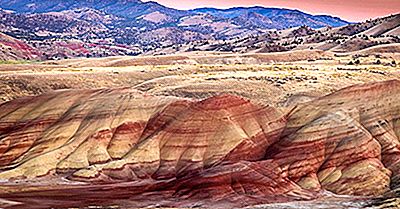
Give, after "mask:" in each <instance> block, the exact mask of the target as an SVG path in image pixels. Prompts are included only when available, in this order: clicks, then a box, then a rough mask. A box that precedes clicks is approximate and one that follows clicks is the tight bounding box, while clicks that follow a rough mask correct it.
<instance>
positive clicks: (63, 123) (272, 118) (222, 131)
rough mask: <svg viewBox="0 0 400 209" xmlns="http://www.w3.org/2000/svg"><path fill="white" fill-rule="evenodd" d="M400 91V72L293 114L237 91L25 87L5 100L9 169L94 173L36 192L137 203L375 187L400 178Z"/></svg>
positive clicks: (228, 201) (44, 174) (27, 174)
mask: <svg viewBox="0 0 400 209" xmlns="http://www.w3.org/2000/svg"><path fill="white" fill-rule="evenodd" d="M399 92H400V82H399V81H386V82H380V83H372V84H364V85H356V86H352V87H348V88H345V89H342V90H340V91H337V92H335V93H332V94H330V95H327V96H324V97H321V98H317V99H315V100H313V101H311V102H308V103H304V104H301V105H299V106H297V107H296V108H294V109H292V110H290V111H289V112H287V113H281V112H279V111H278V110H276V109H275V108H273V107H270V106H262V105H257V104H252V103H251V102H250V101H248V100H246V99H244V98H241V97H237V96H232V95H219V96H214V97H211V98H207V99H204V100H185V99H179V98H175V97H159V96H151V95H146V94H143V93H140V92H138V91H136V90H133V89H130V88H123V89H103V90H69V91H58V92H52V93H47V94H44V95H41V96H37V97H24V98H20V99H16V100H14V101H11V102H7V103H4V104H2V105H1V106H0V107H1V109H2V110H3V111H2V112H1V113H0V136H1V141H0V142H1V143H0V156H1V158H0V159H1V160H0V179H2V180H5V179H9V180H11V181H13V180H16V181H18V180H19V179H20V180H22V179H26V178H27V179H26V180H28V181H29V180H34V179H37V178H40V179H41V182H42V183H43V182H46V180H50V182H53V183H54V181H60V180H62V179H63V178H64V177H65V178H68V179H69V180H70V182H86V183H84V184H76V185H75V184H71V185H69V184H65V183H64V184H59V185H57V184H56V186H52V188H51V189H50V190H49V191H47V190H46V189H45V190H41V191H39V192H38V193H35V191H33V193H31V195H35V197H36V198H38V197H41V199H42V200H44V199H46V195H47V194H49V192H50V191H51V192H50V193H51V194H52V198H54V195H56V196H57V197H59V198H60V200H62V199H63V198H62V196H60V195H62V194H63V192H60V191H64V195H70V194H69V193H65V191H67V190H68V191H76V192H77V194H79V198H82V197H84V198H86V199H87V200H90V199H91V197H92V195H97V196H101V197H102V198H106V199H107V198H110V200H111V199H113V198H115V197H119V198H121V197H122V196H126V197H127V198H128V197H129V198H138V199H140V200H141V201H137V202H136V204H137V205H136V206H138V207H144V206H148V205H154V203H155V202H158V203H162V205H160V206H170V207H191V206H193V204H197V205H198V206H199V207H215V206H222V205H223V206H224V207H223V208H236V207H241V206H248V205H254V204H260V203H276V202H287V201H294V200H312V199H319V198H323V197H324V193H323V191H330V192H333V193H334V194H341V195H362V196H368V197H377V196H379V195H382V194H384V193H386V192H389V191H390V190H391V188H396V187H398V186H399V184H398V180H397V179H398V178H399V175H400V142H399V136H400V129H399V128H400V126H399V119H400V106H399V104H400V103H399V102H398V99H399V98H400V95H399ZM28 113H29V114H28ZM57 179H58V180H57ZM122 182H125V183H122ZM104 183H106V184H104ZM110 185H113V186H111V187H112V192H111V191H108V189H107V188H109V187H110ZM128 185H129V186H128ZM127 186H128V187H129V189H128V190H126V188H128V187H127ZM85 187H86V188H90V189H84V188H85ZM79 188H81V189H79ZM71 189H72V190H71ZM102 192H103V193H104V194H107V195H99V194H101V193H102ZM18 196H19V193H18V192H16V193H13V192H4V193H3V192H1V191H0V198H8V199H11V200H18ZM71 198H75V197H71ZM64 199H70V198H64ZM103 201H105V200H104V199H103ZM55 204H57V203H55ZM59 204H63V205H62V206H63V207H66V206H67V205H65V204H67V203H65V202H63V201H60V202H59ZM82 204H84V203H82ZM75 207H76V205H75Z"/></svg>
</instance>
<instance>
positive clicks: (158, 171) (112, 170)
mask: <svg viewBox="0 0 400 209" xmlns="http://www.w3.org/2000/svg"><path fill="white" fill-rule="evenodd" d="M284 125H285V120H284V119H283V118H282V116H281V114H280V113H279V112H278V111H276V110H275V109H274V108H272V107H261V106H258V105H253V104H251V103H250V102H249V101H247V100H244V99H242V98H239V97H236V96H231V95H221V96H216V97H211V98H209V99H206V100H203V101H195V102H189V101H178V102H175V103H172V104H170V105H169V106H167V107H166V108H165V109H164V110H162V111H160V112H158V113H157V114H156V115H155V116H154V117H153V118H151V119H150V120H149V122H148V123H147V124H146V127H145V129H144V131H143V133H142V134H141V136H140V138H139V139H138V146H136V147H133V149H131V150H130V151H129V153H128V154H127V155H125V156H124V157H123V158H122V159H120V160H117V161H112V162H110V163H107V164H104V165H102V166H96V167H89V168H88V169H83V170H80V171H78V172H76V173H74V175H73V179H79V180H85V178H89V179H91V178H93V177H95V178H97V179H99V180H101V181H109V180H136V179H142V178H152V179H170V178H174V177H182V176H185V175H188V174H192V173H198V172H201V171H203V170H204V169H207V168H211V167H214V166H216V165H218V164H220V163H221V162H223V161H228V162H238V161H239V160H246V161H256V160H261V159H262V158H263V157H264V156H265V151H266V148H267V147H268V146H269V145H271V144H272V143H274V142H275V141H276V140H277V139H278V137H279V135H280V132H281V131H282V130H283V128H284ZM143 166H145V167H146V168H144V167H143ZM82 178H83V179H82ZM90 181H92V180H90Z"/></svg>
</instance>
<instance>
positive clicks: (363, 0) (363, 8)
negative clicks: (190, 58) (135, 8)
mask: <svg viewBox="0 0 400 209" xmlns="http://www.w3.org/2000/svg"><path fill="white" fill-rule="evenodd" d="M153 1H156V2H158V3H160V4H162V5H165V6H168V7H172V8H176V9H193V8H199V7H216V8H230V7H236V6H256V5H257V6H265V7H278V8H290V9H299V10H301V11H304V12H307V13H311V14H329V15H333V16H337V17H341V18H342V19H345V20H348V21H353V22H360V21H363V20H367V19H371V18H376V17H382V16H387V15H390V14H395V13H400V0H190V1H189V0H153Z"/></svg>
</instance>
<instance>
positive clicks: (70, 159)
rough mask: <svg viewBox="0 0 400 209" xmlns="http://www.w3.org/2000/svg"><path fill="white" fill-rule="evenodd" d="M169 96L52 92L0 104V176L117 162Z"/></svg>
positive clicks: (126, 91)
mask: <svg viewBox="0 0 400 209" xmlns="http://www.w3.org/2000/svg"><path fill="white" fill-rule="evenodd" d="M174 100H176V99H174V98H167V97H165V98H156V97H151V96H147V95H142V94H141V93H139V92H137V91H134V90H132V89H116V90H79V91H57V92H53V93H49V94H45V95H42V96H38V97H26V98H22V99H17V100H13V101H12V102H8V103H4V104H2V105H1V107H0V108H1V109H2V111H1V113H0V121H1V122H0V136H1V141H0V155H1V158H0V169H1V170H5V171H4V172H2V173H1V174H0V175H1V177H0V178H11V177H18V176H24V177H28V178H32V177H37V176H42V175H46V174H48V173H49V172H51V173H52V172H54V171H55V170H70V169H78V168H84V167H87V166H89V165H91V164H96V163H101V162H105V161H109V160H111V159H114V158H119V157H121V156H123V155H125V154H126V152H128V151H129V147H130V146H134V145H135V143H136V141H135V136H137V135H138V134H140V133H141V131H142V130H143V128H144V126H145V124H146V122H147V121H148V120H149V118H150V117H151V116H152V115H153V114H154V113H155V112H156V111H158V110H160V109H162V108H163V107H164V106H165V105H166V104H168V103H170V102H171V101H174Z"/></svg>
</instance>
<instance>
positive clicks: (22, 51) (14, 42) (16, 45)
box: [0, 33, 41, 60]
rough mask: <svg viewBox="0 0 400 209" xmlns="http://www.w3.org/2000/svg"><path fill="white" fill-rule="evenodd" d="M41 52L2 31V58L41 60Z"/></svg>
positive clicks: (0, 56)
mask: <svg viewBox="0 0 400 209" xmlns="http://www.w3.org/2000/svg"><path fill="white" fill-rule="evenodd" d="M39 59H41V53H40V52H39V51H38V50H37V49H35V48H33V47H32V46H30V45H28V44H26V43H24V42H23V41H20V40H18V39H15V38H13V37H11V36H8V35H5V34H3V33H0V60H39Z"/></svg>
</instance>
